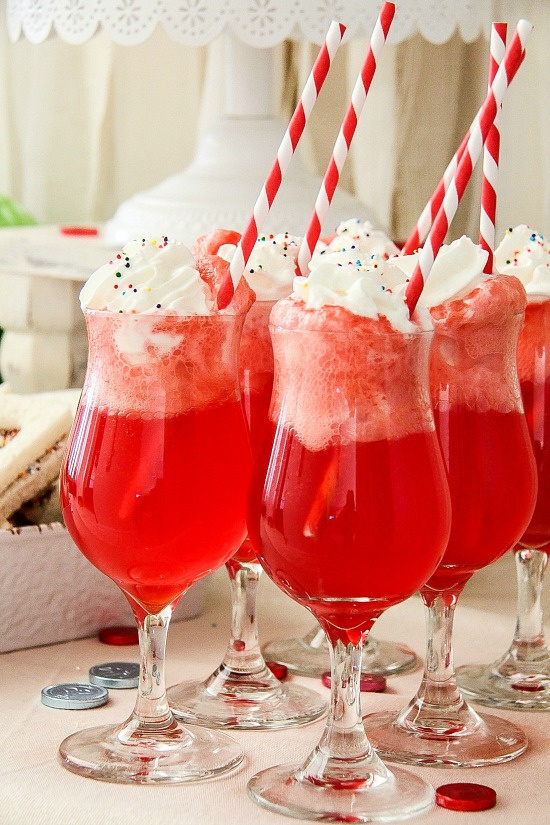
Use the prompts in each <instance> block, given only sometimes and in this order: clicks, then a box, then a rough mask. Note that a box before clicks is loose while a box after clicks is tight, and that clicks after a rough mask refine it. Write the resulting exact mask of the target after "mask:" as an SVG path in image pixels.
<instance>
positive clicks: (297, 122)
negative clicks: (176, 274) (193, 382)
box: [218, 21, 346, 309]
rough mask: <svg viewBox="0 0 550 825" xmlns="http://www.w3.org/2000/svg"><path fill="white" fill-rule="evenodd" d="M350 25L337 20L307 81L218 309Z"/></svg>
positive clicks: (239, 274) (228, 293) (239, 272)
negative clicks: (347, 25)
mask: <svg viewBox="0 0 550 825" xmlns="http://www.w3.org/2000/svg"><path fill="white" fill-rule="evenodd" d="M345 31H346V26H344V25H343V23H337V22H336V21H333V22H332V23H331V24H330V26H329V29H328V31H327V34H326V37H325V42H324V43H323V46H322V47H321V50H320V52H319V54H318V55H317V59H316V61H315V63H314V64H313V68H312V70H311V72H310V75H309V77H308V79H307V81H306V84H305V86H304V89H303V91H302V94H301V96H300V99H299V101H298V105H297V106H296V109H295V111H294V114H293V115H292V118H291V120H290V123H289V124H288V128H287V130H286V132H285V134H284V136H283V139H282V141H281V145H280V146H279V149H278V151H277V155H276V157H275V160H274V162H273V166H272V167H271V171H270V172H269V175H268V176H267V179H266V182H265V183H264V185H263V188H262V191H261V192H260V194H259V196H258V200H257V201H256V203H255V205H254V209H253V212H252V216H251V218H250V221H249V222H248V226H247V227H246V229H245V230H244V232H243V234H242V237H241V240H240V242H239V244H238V246H237V248H236V250H235V254H234V255H233V258H232V259H231V264H230V267H229V276H230V277H228V278H227V280H226V281H225V282H224V283H223V284H222V285H221V287H220V290H219V292H218V309H223V308H224V307H226V306H227V305H228V304H229V302H230V301H231V298H232V297H233V293H234V292H235V289H236V287H237V284H238V283H239V281H240V279H241V277H242V274H243V272H244V270H245V267H246V264H247V263H248V259H249V258H250V255H251V253H252V250H253V249H254V244H255V243H256V241H257V240H258V234H259V233H260V231H261V228H262V225H263V222H264V221H265V219H266V217H267V215H268V213H269V210H270V209H271V205H272V203H273V201H274V199H275V196H276V194H277V192H278V191H279V187H280V186H281V182H282V180H283V176H284V174H285V172H286V170H287V169H288V165H289V163H290V161H291V159H292V156H293V154H294V152H295V150H296V146H297V145H298V142H299V140H300V138H301V137H302V134H303V131H304V129H305V126H306V123H307V121H308V118H309V115H310V114H311V110H312V109H313V106H314V104H315V101H316V100H317V97H318V96H319V92H320V91H321V88H322V86H323V83H324V82H325V80H326V77H327V75H328V73H329V70H330V67H331V66H332V62H333V60H334V55H335V54H336V52H337V51H338V47H339V46H340V44H341V42H342V38H343V36H344V32H345Z"/></svg>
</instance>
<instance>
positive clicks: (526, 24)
mask: <svg viewBox="0 0 550 825" xmlns="http://www.w3.org/2000/svg"><path fill="white" fill-rule="evenodd" d="M534 28H535V27H534V25H533V24H532V23H531V21H530V20H526V19H525V18H524V17H522V19H521V20H518V24H517V30H518V34H519V36H520V37H521V38H522V39H523V37H528V36H529V35H530V34H531V32H532V31H533V29H534Z"/></svg>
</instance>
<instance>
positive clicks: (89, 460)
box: [60, 310, 250, 783]
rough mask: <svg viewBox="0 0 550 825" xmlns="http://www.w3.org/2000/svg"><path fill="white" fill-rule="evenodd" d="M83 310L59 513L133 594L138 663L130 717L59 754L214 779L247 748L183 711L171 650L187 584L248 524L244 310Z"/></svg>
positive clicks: (155, 778) (77, 736)
mask: <svg viewBox="0 0 550 825" xmlns="http://www.w3.org/2000/svg"><path fill="white" fill-rule="evenodd" d="M85 317H86V324H87V330H88V341H89V360H88V370H87V374H86V379H85V384H84V388H83V392H82V397H81V400H80V404H79V408H78V411H77V416H76V420H75V424H74V426H73V429H72V432H71V435H70V438H69V444H68V447H67V452H66V456H65V459H64V464H63V469H62V475H61V499H62V505H63V515H64V519H65V523H66V525H67V528H68V530H69V532H70V533H71V535H72V537H73V539H74V540H75V542H76V544H77V545H78V547H79V548H80V550H81V551H82V553H83V554H84V555H85V556H86V557H87V558H88V559H89V560H90V561H91V562H92V564H94V565H95V566H96V567H97V568H99V569H100V570H101V571H102V572H103V573H105V574H106V575H107V576H109V577H110V578H111V579H112V580H113V581H114V582H115V583H116V584H117V585H118V586H119V587H120V588H121V590H122V592H123V593H124V595H125V596H126V598H127V599H128V601H129V603H130V605H131V607H132V609H133V612H134V615H135V617H136V621H137V624H138V630H139V641H140V656H141V669H140V677H139V688H138V697H137V701H136V705H135V708H134V711H133V713H132V715H131V716H130V718H129V719H127V720H126V721H125V722H123V723H121V724H119V725H114V726H103V727H96V728H90V729H88V730H82V731H79V732H77V733H74V734H73V735H71V736H69V737H68V738H67V739H65V740H64V741H63V742H62V744H61V746H60V755H61V759H62V762H63V764H64V765H65V767H67V768H68V769H69V770H71V771H74V772H75V773H79V774H83V775H85V776H90V777H93V778H95V779H102V780H107V781H111V782H127V783H132V782H138V783H152V782H185V781H189V780H196V779H202V778H207V777H211V776H215V775H217V774H220V773H223V772H225V771H228V770H231V769H232V768H235V767H236V766H237V765H238V764H239V763H240V762H241V760H242V757H243V754H242V751H241V748H240V746H239V745H238V744H237V743H236V742H234V741H233V740H232V739H231V738H230V737H228V736H226V735H225V734H222V733H214V732H211V731H208V730H206V729H203V728H186V727H184V726H183V725H182V724H181V723H180V722H178V721H177V720H176V719H175V718H174V716H173V714H172V712H171V711H170V709H169V707H168V702H167V699H166V692H165V688H164V658H165V644H166V634H167V630H168V624H169V621H170V617H171V614H172V610H173V608H174V607H175V605H176V604H177V602H178V600H179V599H180V597H181V595H182V594H183V593H184V592H185V590H186V589H187V588H188V587H189V586H190V585H191V584H192V583H193V582H195V581H196V580H197V579H199V578H201V577H202V576H205V575H206V574H208V573H210V572H211V571H212V570H215V569H216V568H217V567H220V566H221V565H222V564H223V563H224V562H225V561H226V560H227V558H228V557H229V556H230V555H231V553H232V552H233V551H234V548H235V547H236V546H238V545H239V544H240V543H241V542H242V540H243V538H244V536H245V534H246V528H245V500H246V491H247V489H248V484H249V475H250V451H249V444H248V436H247V432H246V424H245V419H244V414H243V410H242V406H241V403H240V397H239V383H238V371H237V354H238V344H239V336H240V332H241V329H242V324H243V321H244V313H241V314H236V315H231V314H224V315H209V316H201V315H193V316H183V315H168V314H166V315H161V314H145V313H136V314H130V313H126V312H120V313H116V312H108V311H97V310H85Z"/></svg>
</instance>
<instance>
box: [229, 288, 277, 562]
mask: <svg viewBox="0 0 550 825" xmlns="http://www.w3.org/2000/svg"><path fill="white" fill-rule="evenodd" d="M273 304H274V301H256V302H255V303H254V304H253V305H252V306H251V308H250V309H249V311H248V313H247V316H246V318H245V322H244V327H243V331H242V335H241V343H240V346H239V377H240V384H241V395H242V401H243V407H244V411H245V415H246V421H247V424H248V432H249V436H250V446H251V448H252V457H253V459H255V458H256V457H257V456H258V454H259V453H260V450H261V448H262V445H263V444H264V442H266V441H268V440H269V449H270V450H271V438H272V435H271V434H270V432H269V426H268V424H269V418H268V413H269V403H270V401H271V392H272V389H273V347H272V346H271V336H270V334H269V314H270V312H271V309H272V307H273ZM233 558H234V559H235V560H236V561H237V562H241V563H246V562H254V561H256V560H257V559H256V553H255V551H254V547H253V546H252V543H251V541H250V540H249V539H245V541H244V542H243V543H242V545H241V546H240V547H239V549H238V550H237V552H236V553H235V555H234V556H233Z"/></svg>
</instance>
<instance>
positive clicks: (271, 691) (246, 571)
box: [168, 301, 327, 729]
mask: <svg viewBox="0 0 550 825" xmlns="http://www.w3.org/2000/svg"><path fill="white" fill-rule="evenodd" d="M273 304H274V302H273V301H256V302H255V303H254V304H253V305H252V307H251V308H250V310H249V311H248V314H247V316H246V320H245V323H244V328H243V333H242V336H241V344H240V351H239V373H240V383H241V392H242V399H243V405H244V408H245V413H246V419H247V423H248V427H249V432H250V440H251V446H252V453H253V455H257V454H258V452H259V450H260V448H261V445H262V443H263V440H264V438H266V437H267V421H268V416H267V413H268V408H269V402H270V399H271V390H272V386H273V350H272V347H271V339H270V336H269V314H270V312H271V309H272V307H273ZM226 568H227V571H228V573H229V579H230V582H231V604H232V615H231V636H230V639H229V644H228V647H227V649H226V651H225V655H224V657H223V661H222V663H221V664H220V665H219V667H217V668H216V670H215V671H214V673H212V674H211V675H210V676H209V677H208V678H207V679H206V680H204V681H202V682H182V683H180V684H178V685H173V686H172V687H170V688H169V689H168V700H169V703H170V707H171V709H172V712H173V713H174V715H175V716H176V717H177V718H178V719H182V720H184V721H186V722H195V723H197V724H203V725H208V726H213V727H228V728H235V729H247V728H251V729H252V728H256V729H267V728H286V727H291V726H294V725H303V724H306V723H308V722H311V721H313V720H314V719H317V718H318V717H319V716H322V714H323V713H325V712H326V709H327V706H326V702H325V700H324V698H323V697H322V696H321V695H320V694H319V693H317V692H316V691H313V690H309V689H308V688H305V687H302V686H301V685H292V684H283V683H282V682H280V681H279V679H277V678H276V677H275V676H274V675H273V673H272V672H271V671H270V670H269V668H268V666H267V665H266V662H265V660H264V658H263V656H262V653H261V650H260V645H259V640H258V623H257V620H256V593H257V587H258V582H259V578H260V574H261V572H262V567H261V565H260V563H259V562H258V559H257V557H256V554H255V552H254V549H253V547H252V545H251V543H250V541H249V539H245V541H244V542H243V544H242V545H241V546H240V548H239V549H238V550H237V552H236V553H235V554H234V555H233V556H232V558H231V559H229V561H228V562H227V563H226Z"/></svg>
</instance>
